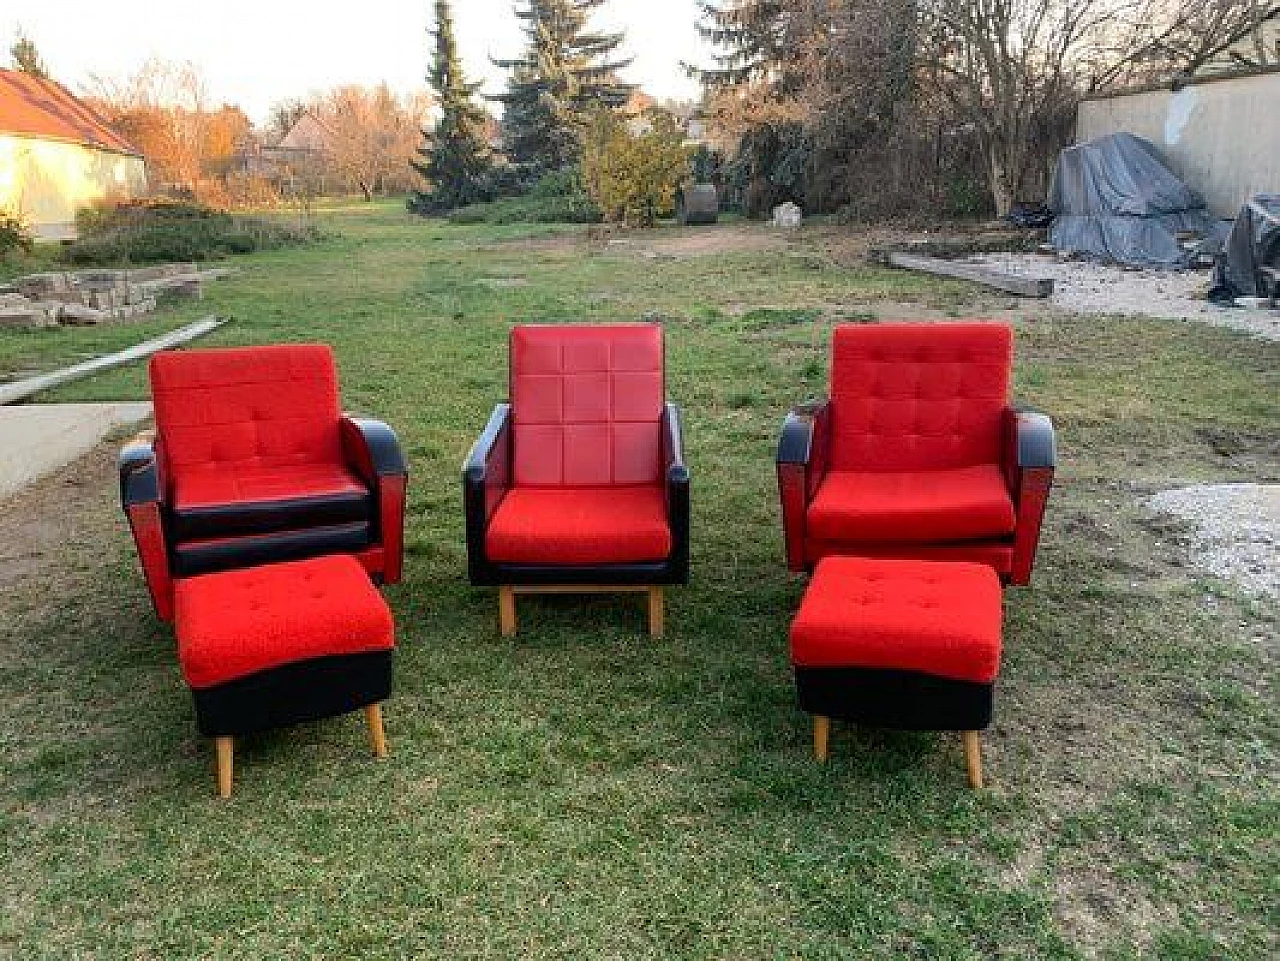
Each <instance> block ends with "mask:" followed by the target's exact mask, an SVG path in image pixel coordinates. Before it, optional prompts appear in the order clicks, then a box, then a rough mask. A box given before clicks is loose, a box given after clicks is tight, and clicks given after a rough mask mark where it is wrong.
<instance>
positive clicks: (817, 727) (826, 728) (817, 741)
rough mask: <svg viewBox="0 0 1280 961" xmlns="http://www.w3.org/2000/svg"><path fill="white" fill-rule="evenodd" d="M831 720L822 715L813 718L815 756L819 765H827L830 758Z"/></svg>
mask: <svg viewBox="0 0 1280 961" xmlns="http://www.w3.org/2000/svg"><path fill="white" fill-rule="evenodd" d="M830 740H831V718H829V717H824V716H823V715H821V714H815V715H814V716H813V756H814V757H816V758H817V759H818V763H819V764H825V763H826V762H827V758H828V757H829V756H830V750H829V747H828V745H829V742H830Z"/></svg>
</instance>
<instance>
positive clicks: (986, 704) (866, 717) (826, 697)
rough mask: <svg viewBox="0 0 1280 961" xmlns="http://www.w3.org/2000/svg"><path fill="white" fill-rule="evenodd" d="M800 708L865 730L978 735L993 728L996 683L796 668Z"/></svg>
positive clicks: (896, 672) (875, 670) (871, 670)
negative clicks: (952, 732)
mask: <svg viewBox="0 0 1280 961" xmlns="http://www.w3.org/2000/svg"><path fill="white" fill-rule="evenodd" d="M795 673H796V694H797V696H798V698H799V701H800V709H801V710H803V711H807V712H808V713H810V714H822V715H825V716H827V717H837V718H843V719H845V720H848V721H853V722H855V723H857V724H864V725H866V726H867V727H887V728H896V729H899V730H904V731H977V730H981V729H982V728H984V727H987V726H988V725H989V724H990V723H991V714H992V707H993V700H994V695H995V685H994V684H982V683H979V682H977V681H956V680H952V679H951V678H946V677H938V676H937V675H934V674H924V673H922V672H920V671H903V670H896V669H889V668H863V667H834V668H832V667H824V668H818V667H797V668H796V669H795Z"/></svg>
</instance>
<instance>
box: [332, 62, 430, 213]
mask: <svg viewBox="0 0 1280 961" xmlns="http://www.w3.org/2000/svg"><path fill="white" fill-rule="evenodd" d="M430 105H431V98H430V97H429V96H428V95H427V94H426V93H425V92H422V93H418V94H414V95H411V96H405V97H398V96H396V95H395V94H394V93H392V92H391V89H390V88H389V87H388V86H387V85H386V84H380V85H379V86H377V87H372V88H368V87H359V86H344V87H338V88H336V89H334V90H332V91H330V92H329V93H328V94H326V95H325V96H324V97H322V98H321V99H320V100H319V101H318V102H317V103H316V104H315V105H314V107H313V112H314V113H315V116H316V118H317V119H318V120H319V121H320V122H321V123H322V124H323V125H324V127H325V129H326V132H327V134H328V137H327V140H328V143H327V150H326V153H327V160H328V162H329V163H330V164H331V165H332V168H333V171H334V172H335V173H336V174H337V175H338V176H339V177H340V178H342V179H343V180H344V181H346V182H347V183H348V184H350V185H351V186H353V187H356V188H358V189H359V191H360V192H361V193H362V194H363V195H364V198H365V199H366V200H372V199H373V195H374V194H375V193H376V192H379V191H383V192H386V191H400V190H407V189H408V188H409V187H410V186H411V185H412V183H413V179H412V173H413V172H412V170H411V168H410V167H409V161H410V159H411V158H412V157H413V156H414V153H415V150H416V148H417V141H418V136H419V134H420V131H421V129H422V127H423V126H424V125H425V123H426V119H427V114H428V112H429V109H430Z"/></svg>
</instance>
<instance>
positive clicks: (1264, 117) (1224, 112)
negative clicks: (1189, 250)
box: [1076, 72, 1280, 217]
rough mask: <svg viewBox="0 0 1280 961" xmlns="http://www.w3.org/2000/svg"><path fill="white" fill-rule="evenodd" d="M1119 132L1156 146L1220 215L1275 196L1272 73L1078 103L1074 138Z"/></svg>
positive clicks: (1278, 124) (1279, 137) (1278, 125)
mask: <svg viewBox="0 0 1280 961" xmlns="http://www.w3.org/2000/svg"><path fill="white" fill-rule="evenodd" d="M1121 131H1124V132H1127V133H1132V134H1137V135H1138V136H1139V137H1144V138H1145V139H1147V140H1150V141H1151V142H1152V143H1154V144H1155V145H1156V146H1157V147H1158V148H1160V151H1161V152H1162V153H1163V154H1164V157H1165V160H1166V162H1167V163H1168V164H1169V166H1170V167H1172V168H1173V171H1174V173H1176V174H1177V175H1178V176H1179V177H1181V178H1182V179H1183V180H1184V181H1186V182H1187V184H1188V185H1189V186H1191V187H1192V188H1193V189H1195V190H1198V191H1199V192H1200V193H1201V194H1203V195H1204V198H1205V202H1206V203H1207V204H1208V205H1209V209H1210V210H1211V211H1213V213H1215V214H1217V215H1218V216H1220V217H1234V216H1235V215H1236V214H1237V213H1238V212H1239V210H1240V205H1241V204H1243V203H1244V201H1245V200H1246V199H1247V198H1248V197H1249V196H1250V195H1252V194H1256V193H1280V72H1277V73H1264V74H1256V75H1254V76H1250V77H1232V78H1230V79H1225V80H1214V81H1211V82H1205V83H1195V84H1191V85H1190V86H1187V87H1183V88H1182V89H1181V90H1179V91H1178V92H1177V93H1173V92H1171V91H1169V90H1167V89H1166V90H1152V91H1147V92H1144V93H1130V94H1121V95H1119V96H1115V97H1106V98H1100V99H1097V100H1086V101H1085V102H1084V103H1082V104H1081V105H1080V113H1079V115H1078V117H1077V120H1076V137H1077V139H1078V140H1082V141H1083V140H1091V139H1093V138H1094V137H1099V136H1102V135H1103V134H1108V133H1119V132H1121Z"/></svg>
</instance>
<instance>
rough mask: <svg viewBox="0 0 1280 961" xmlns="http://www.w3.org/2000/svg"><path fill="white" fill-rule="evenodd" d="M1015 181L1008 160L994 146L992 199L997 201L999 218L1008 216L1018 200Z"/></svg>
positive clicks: (992, 152)
mask: <svg viewBox="0 0 1280 961" xmlns="http://www.w3.org/2000/svg"><path fill="white" fill-rule="evenodd" d="M1013 179H1014V178H1013V172H1012V171H1011V170H1010V165H1009V162H1008V160H1007V159H1006V158H1005V157H1003V156H1001V155H1000V153H999V147H998V146H993V147H992V149H991V198H992V200H994V201H995V205H996V216H997V217H1003V216H1005V215H1006V214H1008V213H1009V211H1010V210H1012V209H1013V205H1014V202H1015V201H1016V200H1017V199H1018V196H1017V195H1018V186H1017V184H1015V183H1014V182H1013Z"/></svg>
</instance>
